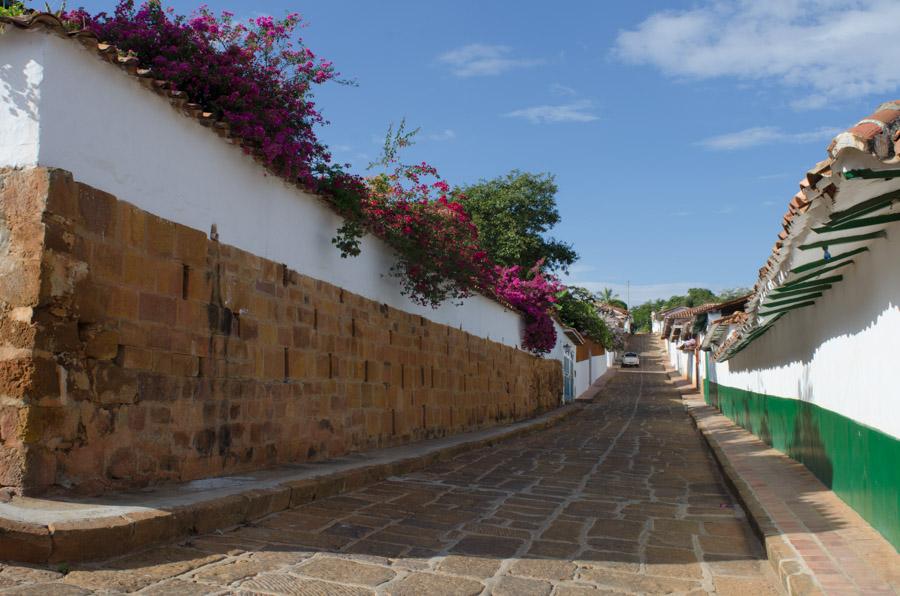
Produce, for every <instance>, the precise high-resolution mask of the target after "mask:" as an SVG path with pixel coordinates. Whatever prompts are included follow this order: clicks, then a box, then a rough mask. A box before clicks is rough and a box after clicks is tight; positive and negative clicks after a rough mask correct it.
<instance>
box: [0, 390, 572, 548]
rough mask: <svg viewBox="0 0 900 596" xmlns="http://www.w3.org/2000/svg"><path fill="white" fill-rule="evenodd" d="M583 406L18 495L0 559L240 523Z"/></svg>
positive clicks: (143, 542) (135, 543) (0, 536)
mask: <svg viewBox="0 0 900 596" xmlns="http://www.w3.org/2000/svg"><path fill="white" fill-rule="evenodd" d="M580 409H581V406H580V405H569V406H565V407H560V408H558V409H556V410H553V411H551V412H547V413H545V414H542V415H540V416H537V417H535V418H532V419H529V420H525V421H522V422H517V423H515V424H510V425H507V426H503V427H495V428H489V429H483V430H478V431H474V432H469V433H462V434H459V435H454V436H452V437H444V438H441V439H433V440H428V441H421V442H418V443H414V444H411V445H404V446H401V447H391V448H387V449H378V450H373V451H368V452H365V453H358V454H353V455H349V456H345V457H341V458H337V459H333V460H328V461H324V462H317V463H305V464H298V465H292V466H284V467H280V468H275V469H269V470H262V471H259V472H254V473H248V474H240V475H235V476H222V477H217V478H207V479H203V480H195V481H192V482H187V483H184V484H177V485H166V486H160V487H156V488H153V489H146V490H140V491H129V492H121V493H114V494H107V495H104V496H102V497H98V498H56V497H54V498H30V497H15V498H13V499H12V500H11V501H9V502H7V503H0V560H10V561H20V562H27V563H46V562H51V563H60V562H66V563H72V562H78V561H88V560H95V559H102V558H107V557H110V556H113V555H120V554H123V553H125V552H128V551H131V550H136V549H139V548H143V547H146V546H149V545H153V544H159V543H163V542H169V541H174V540H177V539H179V538H183V537H185V536H188V535H191V534H197V533H207V532H212V531H215V530H222V529H226V528H230V527H234V526H237V525H240V524H243V523H246V522H251V521H254V520H257V519H260V518H262V517H265V516H267V515H269V514H272V513H276V512H278V511H283V510H285V509H289V508H292V507H298V506H300V505H303V504H305V503H309V502H311V501H314V500H316V499H321V498H324V497H328V496H332V495H336V494H339V493H342V492H345V491H351V490H355V489H358V488H361V487H363V486H365V485H367V484H370V483H373V482H376V481H379V480H383V479H384V478H388V477H391V476H398V475H402V474H408V473H410V472H414V471H417V470H421V469H422V468H424V467H426V466H428V465H430V464H433V463H435V462H438V461H442V460H447V459H450V458H452V457H454V456H456V455H459V454H460V453H463V452H465V451H469V450H472V449H477V448H480V447H485V446H489V445H492V444H494V443H497V442H499V441H503V440H505V439H509V438H512V437H515V436H518V435H522V434H525V433H529V432H532V431H536V430H541V429H544V428H547V427H549V426H552V425H553V424H556V423H557V422H559V421H561V420H563V419H565V418H567V417H569V416H571V415H573V414H575V413H577V412H578V411H579V410H580Z"/></svg>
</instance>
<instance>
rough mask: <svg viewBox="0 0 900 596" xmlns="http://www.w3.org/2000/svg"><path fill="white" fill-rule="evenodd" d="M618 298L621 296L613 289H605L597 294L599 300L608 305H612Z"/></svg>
mask: <svg viewBox="0 0 900 596" xmlns="http://www.w3.org/2000/svg"><path fill="white" fill-rule="evenodd" d="M618 297H619V295H618V294H616V293H615V292H613V290H612V288H603V289H602V290H600V291H599V292H597V300H599V301H600V302H603V303H606V304H611V303H612V301H613V300H615V299H616V298H618Z"/></svg>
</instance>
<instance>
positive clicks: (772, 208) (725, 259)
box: [70, 0, 900, 303]
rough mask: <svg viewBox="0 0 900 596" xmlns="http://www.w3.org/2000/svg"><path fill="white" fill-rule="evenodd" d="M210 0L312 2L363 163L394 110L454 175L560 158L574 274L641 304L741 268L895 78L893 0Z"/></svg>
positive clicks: (242, 11)
mask: <svg viewBox="0 0 900 596" xmlns="http://www.w3.org/2000/svg"><path fill="white" fill-rule="evenodd" d="M70 4H72V5H76V4H77V3H76V2H70ZM83 4H84V5H85V7H86V8H88V9H90V10H100V9H110V8H111V7H112V4H113V2H112V0H104V1H102V2H101V1H95V0H91V1H88V2H84V3H83ZM167 4H168V5H170V6H173V7H175V8H176V10H178V11H179V12H190V11H191V10H192V9H193V8H195V7H196V6H197V3H192V2H185V1H177V2H176V1H172V2H168V3H167ZM209 5H210V6H211V7H212V8H213V9H215V10H219V9H228V10H232V11H234V12H236V13H237V14H238V15H246V16H250V15H252V14H259V13H268V14H273V15H278V14H281V13H283V12H285V11H287V10H289V9H290V10H297V11H299V12H301V13H302V14H303V15H304V16H305V18H306V20H307V21H308V27H307V28H306V29H304V31H303V36H304V39H305V41H306V42H307V44H308V45H309V46H310V47H311V48H312V49H313V50H314V51H316V52H318V53H319V54H321V55H323V56H325V57H328V58H330V59H332V60H333V61H334V62H335V63H336V65H337V67H338V70H340V71H341V73H342V74H343V75H344V76H345V77H347V78H350V79H354V80H355V81H356V82H357V83H358V85H357V86H355V87H347V86H337V85H332V86H328V87H326V88H322V89H320V90H319V91H318V92H317V98H318V103H319V105H320V107H321V108H322V109H323V111H324V113H325V115H326V117H327V118H328V119H329V120H330V121H331V124H330V125H329V126H327V127H326V128H324V129H322V130H321V132H320V136H321V138H322V139H324V140H325V142H326V143H328V144H329V145H330V146H331V147H332V149H333V150H334V153H335V156H336V158H337V159H338V160H339V161H345V160H346V161H350V162H351V163H353V164H354V165H358V166H359V168H360V169H362V168H363V167H364V165H365V164H366V163H367V161H368V160H369V159H371V158H374V157H375V156H376V155H377V153H378V150H379V146H380V144H381V142H382V140H383V138H384V133H385V131H386V129H387V126H388V124H389V123H391V122H397V121H399V120H400V119H401V118H404V117H405V118H406V120H407V123H408V124H409V125H410V126H413V127H416V126H418V127H421V133H420V134H419V136H418V142H417V144H416V146H415V147H413V148H412V149H411V150H410V153H409V154H408V155H407V158H408V159H425V160H427V161H429V162H430V163H432V164H434V165H435V166H437V167H438V168H439V170H440V171H441V173H442V175H443V176H444V178H446V179H447V180H448V181H450V182H451V183H454V184H464V183H468V182H472V181H476V180H478V179H479V178H485V177H494V176H498V175H500V174H503V173H505V172H507V171H509V170H511V169H513V168H517V169H521V170H528V171H540V172H551V173H553V174H554V175H555V176H556V180H557V183H558V185H559V194H558V203H559V209H560V212H561V215H562V219H563V221H562V224H561V225H559V226H558V227H557V228H556V229H555V230H554V231H553V235H554V236H556V237H558V238H561V239H564V240H566V241H569V242H572V243H574V245H575V248H576V250H577V251H578V252H579V254H580V255H581V260H580V261H579V262H578V264H577V265H576V266H575V268H574V269H573V271H572V275H571V276H570V277H569V279H568V281H569V282H574V283H580V284H584V285H587V286H588V287H590V288H592V289H599V288H600V287H603V286H606V285H609V286H612V287H614V288H616V289H619V290H620V293H621V294H622V297H623V298H624V287H623V286H624V284H625V283H626V281H630V283H631V288H632V292H631V298H632V302H633V303H637V302H640V301H642V300H644V299H647V298H650V297H665V296H668V295H670V294H672V293H675V292H683V291H684V290H685V289H686V288H687V287H689V286H695V285H700V286H706V287H710V288H712V289H714V290H717V289H721V288H726V287H734V286H750V285H752V284H753V283H754V281H755V279H756V273H757V270H758V269H759V267H760V266H761V265H762V264H763V262H764V261H765V259H766V258H767V256H768V254H769V251H770V249H771V246H772V243H773V242H774V240H775V237H776V235H777V233H778V231H779V222H780V219H781V215H782V213H783V212H784V210H785V208H786V205H787V202H788V201H789V200H790V198H791V196H792V195H793V194H794V193H795V192H796V191H797V181H798V180H799V179H800V178H801V176H802V175H803V174H804V173H805V172H806V170H807V169H809V168H810V167H812V166H813V165H814V164H815V163H816V162H817V161H819V160H821V159H824V157H825V149H826V147H827V145H828V142H829V140H830V138H831V137H832V136H833V135H834V134H835V133H836V132H838V131H839V130H840V129H844V128H846V127H848V126H851V125H853V124H854V123H855V122H856V121H858V120H860V119H862V118H864V117H865V116H867V115H869V114H870V113H871V112H872V110H873V109H874V108H875V107H876V106H877V105H878V104H879V103H880V102H882V101H887V100H892V99H896V98H897V95H898V90H897V87H898V83H900V62H897V61H896V58H894V57H892V56H895V55H896V52H895V51H894V50H890V48H895V49H896V48H897V45H898V42H897V41H896V39H897V38H896V32H895V28H896V27H895V25H896V23H897V22H900V2H896V1H895V0H754V1H750V0H747V1H742V0H737V1H734V2H728V1H724V0H721V1H715V2H713V1H705V0H696V1H693V2H665V3H664V2H630V3H621V2H616V3H611V2H593V1H588V0H584V1H580V2H559V3H553V4H552V5H551V4H548V3H547V2H538V1H532V0H517V1H516V2H514V3H513V2H484V1H483V0H480V1H479V0H455V1H454V2H447V1H442V2H421V1H407V0H403V1H382V2H372V1H366V0H341V1H319V2H284V1H282V0H276V1H266V2H254V3H247V2H235V1H231V0H221V1H220V0H212V1H210V2H209ZM248 7H250V8H248Z"/></svg>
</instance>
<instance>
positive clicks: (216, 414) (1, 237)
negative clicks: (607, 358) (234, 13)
mask: <svg viewBox="0 0 900 596" xmlns="http://www.w3.org/2000/svg"><path fill="white" fill-rule="evenodd" d="M247 200H252V197H248V198H247ZM0 203H2V207H0V209H2V222H0V487H6V488H7V489H8V490H10V489H11V490H14V491H16V492H24V493H26V494H36V493H40V492H44V491H47V490H48V489H53V490H68V491H74V492H78V493H97V492H102V491H103V490H108V489H112V488H125V487H137V486H146V485H149V484H153V483H157V482H162V481H185V480H191V479H196V478H203V477H209V476H215V475H221V474H227V473H234V472H240V471H246V470H252V469H258V468H262V467H267V466H273V465H278V464H283V463H287V462H301V461H305V460H314V459H322V458H327V457H333V456H338V455H342V454H345V453H348V452H351V451H356V450H365V449H371V448H376V447H383V446H390V445H396V444H401V443H406V442H410V441H415V440H419V439H424V438H429V437H436V436H443V435H448V434H453V433H458V432H463V431H467V430H472V429H475V428H480V427H485V426H490V425H495V424H501V423H505V422H509V421H512V420H515V419H521V418H526V417H529V416H532V415H534V414H536V413H538V412H540V411H543V410H547V409H549V408H553V407H555V406H556V405H558V403H559V396H560V393H561V390H562V375H561V371H560V366H559V363H558V362H556V361H552V360H541V359H538V358H534V357H532V356H530V355H528V354H526V353H524V352H521V351H519V350H516V349H513V348H510V347H506V346H503V345H501V344H498V343H495V342H491V341H488V340H484V339H481V338H478V337H475V336H471V335H469V334H466V333H464V332H461V331H459V330H456V329H452V328H449V327H446V326H443V325H438V324H435V323H432V322H430V321H428V320H427V319H425V318H422V317H419V316H416V315H411V314H408V313H404V312H401V311H398V310H396V309H393V308H390V307H388V306H386V305H382V304H378V303H375V302H373V301H370V300H367V299H365V298H363V297H361V296H358V295H354V294H351V293H349V292H345V291H343V290H342V289H341V288H338V287H335V286H332V285H330V284H327V283H323V282H321V281H317V280H315V279H311V278H309V277H305V276H303V275H302V274H300V273H298V272H295V271H291V270H289V269H287V268H286V267H285V266H283V265H281V264H279V263H274V262H271V261H267V260H265V259H262V258H259V257H257V256H254V255H252V254H249V253H246V252H243V251H240V250H237V249H235V248H234V247H231V246H228V245H227V244H225V243H221V242H219V241H218V240H217V239H212V240H211V239H209V238H208V237H207V235H206V234H205V233H204V232H200V231H197V230H194V229H191V228H187V227H185V226H181V225H178V224H174V223H172V222H170V221H166V220H163V219H160V218H158V217H155V216H153V215H151V214H149V213H147V212H144V211H141V210H139V209H137V208H135V207H134V206H132V205H130V204H129V203H126V202H124V201H122V200H119V199H117V198H116V197H114V196H112V195H109V194H107V193H104V192H102V191H101V190H97V189H94V188H90V187H88V186H86V185H84V184H80V183H78V182H76V181H74V180H73V178H72V176H71V174H69V173H67V172H65V171H61V170H48V169H42V168H35V169H29V170H6V171H0ZM224 240H225V239H223V241H224Z"/></svg>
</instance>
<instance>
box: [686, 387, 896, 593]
mask: <svg viewBox="0 0 900 596" xmlns="http://www.w3.org/2000/svg"><path fill="white" fill-rule="evenodd" d="M673 374H674V373H673ZM676 384H677V383H676ZM683 386H684V387H686V390H687V391H691V390H690V389H689V387H688V386H687V385H686V384H684V385H683ZM683 398H684V401H685V403H686V405H687V409H688V412H689V413H690V415H691V416H692V417H693V418H694V420H695V421H696V423H697V427H698V428H699V429H700V431H701V432H702V433H703V436H704V438H705V439H706V440H707V442H708V444H709V445H710V447H711V448H712V451H713V453H714V454H715V456H716V458H717V460H718V461H719V464H720V465H721V467H722V469H723V471H724V473H725V475H726V477H727V478H728V480H729V481H730V483H731V484H732V485H733V488H734V489H735V492H736V493H737V494H738V496H739V497H740V499H741V500H742V501H743V503H744V506H745V507H746V509H747V511H748V515H749V517H750V518H751V520H752V522H753V525H754V526H755V530H756V531H757V532H758V534H759V535H760V539H761V540H762V541H763V543H764V545H765V548H766V554H767V556H768V559H769V561H770V563H771V564H772V566H773V567H774V569H775V570H776V572H777V573H778V575H779V578H780V579H781V581H782V583H783V586H784V588H785V589H786V590H787V592H788V593H789V594H819V593H824V594H840V595H841V596H845V595H848V594H866V595H870V594H900V555H898V554H897V551H896V550H895V549H894V548H893V546H891V544H890V543H888V542H887V540H885V539H884V538H883V537H882V536H881V535H880V534H879V533H878V532H877V531H876V530H875V529H873V528H872V527H871V526H870V525H869V524H868V523H866V521H865V520H864V519H862V517H860V516H859V514H857V513H856V512H855V511H854V510H853V509H851V508H850V506H849V505H847V504H846V503H844V501H842V500H841V499H840V498H839V497H838V496H837V495H836V494H835V493H834V492H832V491H831V490H829V489H828V488H827V487H826V486H825V485H824V484H822V483H821V482H820V481H819V480H818V479H817V478H816V477H815V476H813V474H812V473H811V472H810V471H809V470H808V469H807V468H806V467H804V466H803V465H802V464H800V463H799V462H797V461H795V460H793V459H791V458H790V457H788V456H787V455H785V454H783V453H782V452H780V451H777V450H776V449H773V448H771V447H769V446H768V445H766V444H765V443H763V442H762V441H761V440H760V439H759V438H758V437H756V436H755V435H753V434H751V433H749V432H747V431H746V430H744V429H743V428H741V427H740V426H738V425H736V424H734V423H733V422H731V420H729V419H728V418H726V417H725V416H724V415H722V414H721V413H720V412H719V411H718V410H717V409H715V408H713V407H711V406H708V405H706V403H705V402H704V401H703V398H702V396H701V395H699V394H696V393H684V394H683Z"/></svg>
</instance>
